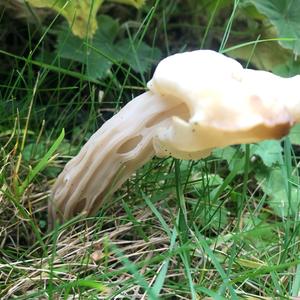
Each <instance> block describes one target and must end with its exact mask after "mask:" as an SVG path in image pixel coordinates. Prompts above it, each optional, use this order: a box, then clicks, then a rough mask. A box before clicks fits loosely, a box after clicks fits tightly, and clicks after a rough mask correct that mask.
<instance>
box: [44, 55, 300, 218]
mask: <svg viewBox="0 0 300 300" xmlns="http://www.w3.org/2000/svg"><path fill="white" fill-rule="evenodd" d="M299 78H300V76H295V77H292V78H282V77H279V76H276V75H274V74H272V73H269V72H265V71H257V70H249V69H244V68H243V67H242V65H241V64H240V63H239V62H237V61H235V60H234V59H231V58H229V57H226V56H225V55H223V54H220V53H217V52H214V51H211V50H198V51H192V52H185V53H180V54H175V55H172V56H170V57H167V58H165V59H164V60H162V61H161V62H160V63H159V64H158V66H157V68H156V70H155V72H154V75H153V78H152V79H151V80H150V81H149V83H148V88H149V92H145V93H143V94H142V95H140V96H138V97H136V98H135V99H133V100H132V101H130V102H129V103H128V104H127V105H126V106H124V107H123V108H122V109H121V110H120V111H119V112H118V113H117V114H116V115H115V116H113V117H112V118H111V119H110V120H108V121H107V122H105V123H104V124H103V126H102V127H101V128H100V129H99V130H98V131H97V132H96V133H95V134H93V135H92V137H91V138H90V139H89V140H88V142H87V143H86V144H85V145H84V146H83V148H82V149H81V151H80V152H79V154H78V155H77V156H75V157H74V158H73V159H72V160H71V161H69V162H68V163H67V165H66V166H65V168H64V170H63V172H62V173H61V174H60V175H59V177H58V178H57V181H56V183H55V185H54V186H53V188H52V199H51V202H50V206H49V208H50V218H52V220H53V219H59V220H60V221H65V220H68V219H70V218H72V217H73V216H75V215H76V214H79V213H83V214H85V215H93V214H95V213H97V211H98V210H99V208H100V207H101V205H102V203H103V201H105V200H106V199H108V198H109V197H111V195H112V194H113V193H114V192H115V191H116V190H117V189H118V188H119V187H120V186H121V185H122V184H123V183H124V181H126V180H127V179H128V178H129V177H130V176H131V175H132V174H133V173H134V172H135V170H136V169H138V168H139V167H141V166H142V165H144V164H145V163H146V162H147V161H149V160H150V159H151V158H152V157H153V156H154V155H157V156H160V157H163V156H173V157H176V158H180V159H200V158H203V157H206V156H208V155H209V154H210V153H211V151H212V149H214V148H216V147H226V146H228V145H232V144H241V143H253V142H258V141H261V140H265V139H279V138H281V137H283V136H284V135H286V134H287V133H288V132H289V129H290V128H291V126H293V124H294V123H295V122H299V121H300V97H299V93H298V87H299V83H300V79H299Z"/></svg>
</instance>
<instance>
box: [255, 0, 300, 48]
mask: <svg viewBox="0 0 300 300" xmlns="http://www.w3.org/2000/svg"><path fill="white" fill-rule="evenodd" d="M249 2H250V3H252V4H254V5H255V7H256V8H257V10H258V11H259V12H260V13H262V14H264V15H265V16H267V17H268V19H269V21H270V22H271V24H272V25H274V26H275V28H276V30H277V32H278V37H280V38H294V39H295V40H294V41H285V40H282V41H279V43H280V44H281V45H282V46H283V47H285V48H289V49H292V50H293V51H294V53H296V54H299V53H300V1H299V0H276V1H274V0H263V1H261V0H249Z"/></svg>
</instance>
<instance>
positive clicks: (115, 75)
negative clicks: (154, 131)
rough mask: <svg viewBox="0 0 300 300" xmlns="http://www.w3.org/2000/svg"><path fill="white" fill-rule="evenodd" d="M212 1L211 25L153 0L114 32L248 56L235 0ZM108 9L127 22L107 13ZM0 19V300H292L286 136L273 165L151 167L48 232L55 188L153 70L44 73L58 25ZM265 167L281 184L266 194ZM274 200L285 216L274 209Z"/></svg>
mask: <svg viewBox="0 0 300 300" xmlns="http://www.w3.org/2000/svg"><path fill="white" fill-rule="evenodd" d="M219 2H220V1H215V3H216V4H215V5H214V6H213V7H212V8H211V10H210V11H209V12H210V14H209V15H208V16H207V17H203V16H202V17H201V16H200V17H199V11H201V9H203V7H202V6H203V5H201V1H199V3H198V2H197V3H198V4H195V3H196V2H195V1H192V0H189V1H186V3H185V4H182V3H178V2H177V1H149V2H148V4H147V6H146V7H145V8H144V9H143V10H142V11H141V12H139V13H137V14H136V15H135V14H134V13H133V10H132V9H130V8H122V11H123V12H124V13H126V14H125V15H126V16H127V17H128V18H132V19H133V20H136V24H138V25H139V26H138V27H136V24H135V23H134V24H133V25H132V27H129V28H128V30H127V33H126V32H123V33H122V34H128V33H130V35H131V37H132V38H133V39H137V40H140V41H141V40H143V41H144V40H145V41H147V43H148V44H150V45H152V47H159V48H160V49H161V51H162V52H163V55H167V54H168V53H169V52H176V51H183V50H185V49H195V48H197V47H199V45H202V46H203V47H208V48H215V49H219V48H220V49H221V50H222V51H224V52H226V49H230V47H232V45H234V46H236V47H239V46H240V45H241V44H242V43H250V44H251V45H252V44H253V45H254V46H255V45H256V42H257V37H254V38H253V37H252V35H251V34H250V31H251V30H250V29H251V28H247V31H246V33H247V34H246V39H245V40H244V41H242V42H240V41H239V39H238V38H237V37H236V35H235V31H238V26H237V24H236V23H235V22H237V23H238V24H239V22H240V21H239V19H238V16H237V15H236V14H237V11H238V8H239V3H238V1H235V6H232V5H229V6H226V7H221V8H220V7H219V4H220V3H219ZM151 4H155V5H154V6H151ZM217 4H218V5H217ZM183 8H184V9H183ZM120 9H121V8H120ZM105 10H107V13H111V15H113V16H115V17H120V18H121V19H122V20H123V18H124V17H122V16H121V15H118V11H117V9H116V8H115V7H110V6H107V7H105ZM119 14H120V13H119ZM0 16H1V18H0V24H1V26H0V28H1V29H0V33H1V34H0V40H1V39H2V41H3V43H2V42H1V45H3V47H2V46H1V47H2V49H0V57H1V62H2V66H3V67H2V68H1V70H0V78H1V86H0V115H1V119H0V146H1V147H0V161H1V163H0V298H1V299H292V297H297V296H299V295H300V268H299V266H300V258H299V204H298V203H299V201H298V200H299V197H298V193H297V191H298V190H299V174H298V169H297V168H298V165H299V149H298V148H297V147H295V146H293V145H292V144H291V141H290V139H289V137H287V138H285V139H284V140H283V141H281V142H278V145H277V147H281V148H280V149H282V151H279V152H276V155H277V156H276V157H277V158H276V160H275V161H273V162H272V164H269V165H268V164H266V163H264V159H266V157H264V156H262V157H260V156H259V155H257V154H253V153H254V152H253V151H254V150H253V149H254V148H253V145H249V146H246V147H244V146H241V147H239V146H238V147H231V148H228V149H225V150H219V151H217V152H215V153H214V154H213V155H212V156H210V157H209V158H207V159H204V160H201V161H179V160H174V159H172V158H168V159H157V158H155V159H153V160H152V161H151V162H149V163H148V164H147V165H145V166H144V167H143V168H141V169H140V170H138V171H137V173H136V174H135V175H134V176H132V177H131V179H130V180H129V181H127V182H126V183H125V184H124V185H123V187H122V188H121V189H120V190H119V191H118V192H117V193H116V194H115V195H114V197H113V199H112V200H111V201H109V202H108V203H106V204H105V205H104V207H103V208H102V209H101V210H100V211H99V213H98V215H97V216H95V217H89V218H85V219H84V220H83V219H80V218H75V219H73V220H71V221H69V222H67V223H65V224H62V225H56V226H55V227H54V229H53V230H52V231H48V230H47V227H48V221H47V217H48V212H47V203H48V201H49V193H50V188H51V185H52V184H53V183H54V181H55V178H56V177H57V175H58V174H59V172H60V171H61V170H62V168H63V166H64V165H65V163H66V162H67V161H68V160H69V159H70V158H71V157H72V156H73V155H75V154H76V153H77V152H78V151H79V149H80V147H81V146H82V144H83V143H84V142H85V141H86V140H87V139H88V137H89V136H90V135H91V134H92V133H93V132H94V131H95V130H96V129H97V128H98V127H99V126H100V125H101V124H102V123H103V121H104V120H106V119H108V118H109V117H110V116H111V115H112V114H113V113H114V112H115V111H116V110H117V109H118V108H119V107H121V106H123V105H124V104H126V103H127V102H128V101H130V99H132V97H133V96H134V95H137V94H139V93H140V90H141V89H142V88H143V86H144V84H145V82H146V81H147V80H148V79H149V78H150V77H151V74H152V70H151V69H149V70H148V71H147V72H145V73H144V74H139V73H137V72H134V71H133V70H132V69H131V68H128V66H126V65H123V64H120V63H116V64H115V65H114V66H113V68H112V69H111V72H110V74H109V76H108V77H106V78H104V79H97V80H94V79H91V78H90V77H89V76H88V75H86V73H85V72H84V68H82V65H80V64H78V63H76V62H72V61H70V60H64V59H61V58H60V57H59V56H58V55H57V54H56V55H55V56H54V57H53V58H52V59H53V61H52V62H51V61H50V62H45V61H43V60H42V59H41V58H42V57H43V56H47V55H48V54H47V53H48V52H49V51H50V50H52V51H53V45H54V44H55V38H56V27H55V26H56V23H55V24H54V23H53V24H52V23H51V22H52V21H53V20H54V19H55V18H56V16H55V15H54V16H53V15H50V21H49V22H47V20H45V21H44V22H43V24H44V25H43V26H44V27H43V28H42V29H41V30H39V28H37V27H36V26H35V25H34V24H28V25H27V26H24V24H27V21H26V20H25V21H24V20H16V19H14V18H12V16H11V15H10V10H9V9H8V8H7V7H5V6H3V11H2V13H1V14H0ZM57 21H58V22H59V21H61V20H60V19H59V18H57ZM126 21H128V20H126ZM159 21H160V22H159ZM222 22H223V23H224V22H225V23H226V26H224V24H223V23H222ZM49 24H51V25H49ZM157 24H158V25H157ZM178 24H183V25H182V27H180V26H179V25H178ZM129 25H130V24H129ZM200 25H201V26H200ZM202 25H203V26H202ZM16 28H17V29H18V30H19V31H18V30H16ZM224 28H225V31H224ZM198 35H199V36H198ZM201 36H204V37H205V40H201ZM236 39H238V43H237V42H236ZM273 40H274V39H273ZM228 42H230V43H229V44H228ZM249 59H250V57H249ZM103 94H104V96H102V95H103ZM267 150H268V151H269V152H270V153H271V152H272V149H270V148H267ZM267 150H266V151H267ZM269 152H268V153H269ZM267 155H268V154H267ZM268 157H269V156H268ZM274 170H276V174H279V177H280V176H281V177H280V178H281V179H280V180H279V181H278V182H277V181H275V183H274V184H273V185H272V184H271V183H272V182H271V181H270V182H271V183H270V184H269V181H268V180H269V178H273V177H272V176H273V175H274V174H275V173H272V172H273V171H274ZM276 174H275V175H276ZM275 175H274V176H275ZM276 176H277V175H276ZM274 178H275V177H274ZM276 178H277V177H276ZM267 183H268V184H269V185H268V184H267ZM278 186H279V187H281V186H283V187H282V189H279V188H278ZM275 188H277V189H275ZM272 189H273V190H272ZM276 193H282V194H280V195H283V197H282V199H281V200H282V201H283V202H284V205H285V206H284V207H285V208H286V213H283V212H282V214H280V213H279V212H280V211H283V210H282V207H281V206H280V203H279V204H278V203H277V204H274V203H273V204H272V199H273V200H274V195H275V194H276ZM275 196H276V195H275ZM275 200H276V199H275ZM275 203H276V202H275ZM276 205H277V206H276ZM294 299H296V298H294Z"/></svg>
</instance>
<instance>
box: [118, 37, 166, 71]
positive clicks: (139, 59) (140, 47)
mask: <svg viewBox="0 0 300 300" xmlns="http://www.w3.org/2000/svg"><path fill="white" fill-rule="evenodd" d="M116 49H118V52H119V57H118V60H119V61H120V62H124V63H126V64H127V65H129V66H130V67H131V68H132V69H133V70H134V71H135V72H138V73H144V72H146V71H147V70H148V69H149V67H150V66H151V64H153V62H154V61H157V60H159V59H160V58H161V52H160V50H159V49H158V48H152V47H149V46H148V45H147V44H145V43H144V42H132V41H131V40H129V39H124V40H122V41H120V42H118V43H117V44H116Z"/></svg>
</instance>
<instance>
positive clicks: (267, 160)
mask: <svg viewBox="0 0 300 300" xmlns="http://www.w3.org/2000/svg"><path fill="white" fill-rule="evenodd" d="M250 152H251V156H252V155H257V156H259V157H260V158H261V159H262V161H263V163H264V164H265V165H266V166H267V167H271V166H272V165H274V164H276V163H278V164H279V163H280V162H281V160H282V159H281V156H282V147H281V145H280V142H279V141H273V140H271V141H263V142H260V143H257V144H254V145H251V150H250Z"/></svg>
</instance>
